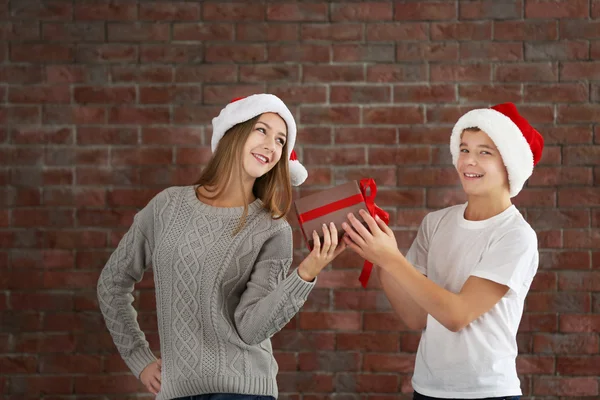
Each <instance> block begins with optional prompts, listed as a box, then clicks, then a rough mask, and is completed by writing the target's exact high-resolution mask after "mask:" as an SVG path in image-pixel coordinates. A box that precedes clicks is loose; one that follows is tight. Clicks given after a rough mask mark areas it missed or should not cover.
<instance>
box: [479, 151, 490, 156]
mask: <svg viewBox="0 0 600 400" xmlns="http://www.w3.org/2000/svg"><path fill="white" fill-rule="evenodd" d="M481 154H484V155H491V154H492V153H490V152H489V151H482V152H481Z"/></svg>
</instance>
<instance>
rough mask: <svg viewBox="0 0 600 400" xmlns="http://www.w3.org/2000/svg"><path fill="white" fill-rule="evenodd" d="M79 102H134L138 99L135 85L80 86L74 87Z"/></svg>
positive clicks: (75, 96) (76, 99)
mask: <svg viewBox="0 0 600 400" xmlns="http://www.w3.org/2000/svg"><path fill="white" fill-rule="evenodd" d="M73 96H74V99H75V101H76V102H77V103H84V104H86V103H92V104H93V103H97V104H111V103H133V102H135V101H136V91H135V87H132V86H113V87H106V86H78V87H76V88H74V92H73Z"/></svg>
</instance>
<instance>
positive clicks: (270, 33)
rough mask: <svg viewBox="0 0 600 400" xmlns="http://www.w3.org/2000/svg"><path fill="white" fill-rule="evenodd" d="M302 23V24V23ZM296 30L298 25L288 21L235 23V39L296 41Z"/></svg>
mask: <svg viewBox="0 0 600 400" xmlns="http://www.w3.org/2000/svg"><path fill="white" fill-rule="evenodd" d="M302 25H303V26H304V24H302ZM319 25H321V24H319ZM298 31H299V29H298V25H297V24H293V23H289V22H288V23H285V24H272V23H267V22H259V23H256V22H249V23H237V24H236V29H235V39H236V40H237V41H250V42H263V41H265V42H280V41H297V40H298Z"/></svg>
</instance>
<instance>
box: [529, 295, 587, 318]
mask: <svg viewBox="0 0 600 400" xmlns="http://www.w3.org/2000/svg"><path fill="white" fill-rule="evenodd" d="M525 305H526V306H525V310H526V311H528V312H558V313H586V312H590V311H591V303H590V297H589V295H588V294H587V293H572V292H557V293H541V292H532V293H529V294H528V295H527V299H526V301H525Z"/></svg>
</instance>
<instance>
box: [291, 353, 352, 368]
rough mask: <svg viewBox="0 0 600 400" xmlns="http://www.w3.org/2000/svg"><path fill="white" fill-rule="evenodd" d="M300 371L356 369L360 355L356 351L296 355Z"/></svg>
mask: <svg viewBox="0 0 600 400" xmlns="http://www.w3.org/2000/svg"><path fill="white" fill-rule="evenodd" d="M298 364H299V370H300V371H331V372H344V371H358V370H360V356H359V354H358V353H354V352H352V353H342V352H339V351H338V352H327V353H325V352H318V353H316V352H310V353H300V354H299V355H298Z"/></svg>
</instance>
